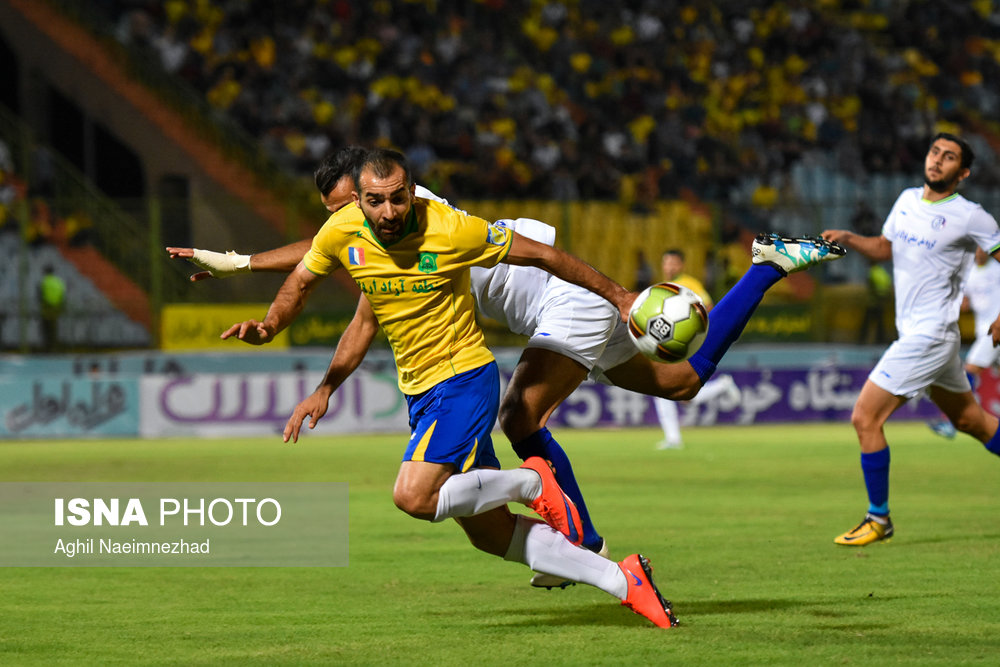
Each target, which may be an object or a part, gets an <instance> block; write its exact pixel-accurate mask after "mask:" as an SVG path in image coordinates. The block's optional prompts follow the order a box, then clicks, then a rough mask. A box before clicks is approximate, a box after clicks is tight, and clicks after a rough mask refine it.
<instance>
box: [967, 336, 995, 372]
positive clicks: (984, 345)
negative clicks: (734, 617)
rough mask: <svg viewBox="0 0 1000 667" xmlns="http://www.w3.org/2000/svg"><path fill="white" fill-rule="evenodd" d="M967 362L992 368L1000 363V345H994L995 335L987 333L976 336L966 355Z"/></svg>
mask: <svg viewBox="0 0 1000 667" xmlns="http://www.w3.org/2000/svg"><path fill="white" fill-rule="evenodd" d="M965 363H967V364H972V365H973V366H979V367H980V368H992V367H993V366H996V365H997V364H998V363H1000V347H993V336H991V335H990V334H986V335H985V336H979V337H978V338H976V340H975V341H974V342H973V343H972V347H970V348H969V352H968V354H966V355H965Z"/></svg>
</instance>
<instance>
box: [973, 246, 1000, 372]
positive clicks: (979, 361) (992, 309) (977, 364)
mask: <svg viewBox="0 0 1000 667" xmlns="http://www.w3.org/2000/svg"><path fill="white" fill-rule="evenodd" d="M998 286H1000V262H995V261H993V260H992V259H990V256H989V255H987V254H986V252H985V251H984V250H983V249H982V248H976V258H975V264H973V266H972V270H971V271H969V280H968V282H967V283H966V284H965V297H966V298H967V299H968V303H969V308H971V309H972V313H973V315H974V316H975V322H976V340H975V341H974V342H973V343H972V346H971V347H969V351H968V353H967V354H966V355H965V372H966V373H968V374H969V375H970V376H971V377H970V380H971V381H972V382H973V385H974V386H973V390H975V389H976V386H975V385H977V384H978V380H979V375H980V374H981V373H982V372H983V371H984V370H986V369H987V368H991V367H993V366H996V365H997V364H998V363H1000V347H996V346H994V345H993V336H992V335H991V334H990V325H991V324H993V322H994V321H995V320H996V319H997V317H1000V289H998Z"/></svg>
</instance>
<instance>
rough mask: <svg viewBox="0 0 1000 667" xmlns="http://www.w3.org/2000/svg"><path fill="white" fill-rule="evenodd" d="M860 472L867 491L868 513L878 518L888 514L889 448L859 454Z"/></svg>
mask: <svg viewBox="0 0 1000 667" xmlns="http://www.w3.org/2000/svg"><path fill="white" fill-rule="evenodd" d="M861 472H862V474H864V476H865V487H866V488H867V489H868V512H869V513H870V514H876V515H878V516H888V514H889V448H888V447H886V448H885V449H880V450H879V451H877V452H871V453H870V454H868V453H865V452H861Z"/></svg>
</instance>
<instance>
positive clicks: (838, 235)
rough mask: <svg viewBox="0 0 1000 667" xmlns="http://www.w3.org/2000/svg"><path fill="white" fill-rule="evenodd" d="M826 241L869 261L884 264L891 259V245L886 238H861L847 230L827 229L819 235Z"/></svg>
mask: <svg viewBox="0 0 1000 667" xmlns="http://www.w3.org/2000/svg"><path fill="white" fill-rule="evenodd" d="M821 236H822V237H823V238H824V239H826V240H827V241H833V242H834V243H839V244H840V245H842V246H844V247H845V248H848V249H849V250H854V251H856V252H859V253H861V254H862V255H864V256H865V257H867V258H868V259H870V260H873V261H876V262H885V261H888V260H890V259H892V243H891V242H890V241H889V239H887V238H886V237H884V236H882V235H881V234H879V235H878V236H862V235H861V234H855V233H854V232H852V231H849V230H847V229H828V230H826V231H825V232H823V233H822V234H821Z"/></svg>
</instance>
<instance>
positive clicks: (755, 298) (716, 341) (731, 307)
mask: <svg viewBox="0 0 1000 667" xmlns="http://www.w3.org/2000/svg"><path fill="white" fill-rule="evenodd" d="M782 278H783V276H782V275H781V272H780V271H778V270H777V269H776V268H774V267H773V266H770V265H768V264H752V265H751V266H750V268H749V269H748V270H747V272H746V273H744V274H743V277H742V278H740V280H739V282H737V283H736V284H735V285H733V287H732V289H730V290H729V291H728V292H726V294H725V296H723V297H722V299H721V300H720V301H719V303H717V304H716V305H715V308H713V309H712V312H711V313H710V314H709V316H708V334H707V335H706V336H705V342H704V343H702V344H701V347H700V348H698V351H697V352H695V353H694V354H693V355H692V356H691V358H690V359H688V363H690V364H691V367H692V368H694V371H695V373H697V374H698V378H699V379H700V380H701V383H702V384H705V383H706V382H708V379H709V378H710V377H712V373H714V372H715V368H716V366H718V365H719V362H720V361H722V357H723V355H725V354H726V351H727V350H728V349H729V346H730V345H732V344H733V343H735V342H736V339H737V338H739V337H740V334H742V333H743V329H744V328H745V327H746V325H747V322H748V321H750V316H751V315H753V311H755V310H756V309H757V305H758V304H759V303H760V300H761V299H763V298H764V293H765V292H767V290H768V289H770V288H771V286H772V285H774V284H775V283H776V282H778V281H779V280H781V279H782ZM567 493H569V492H568V491H567Z"/></svg>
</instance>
